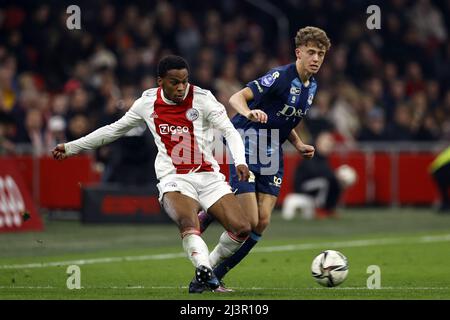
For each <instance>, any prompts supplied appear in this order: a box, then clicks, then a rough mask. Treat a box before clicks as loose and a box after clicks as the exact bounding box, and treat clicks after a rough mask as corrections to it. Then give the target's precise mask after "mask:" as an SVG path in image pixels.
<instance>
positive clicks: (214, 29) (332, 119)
mask: <svg viewBox="0 0 450 320" xmlns="http://www.w3.org/2000/svg"><path fill="white" fill-rule="evenodd" d="M24 3H25V4H27V3H28V2H24ZM65 3H67V2H64V1H63V2H61V3H59V2H58V4H60V5H50V4H48V3H39V4H36V5H31V6H27V5H25V4H23V3H22V2H20V1H19V2H13V1H4V2H2V12H3V16H4V18H3V19H0V35H1V36H0V110H2V111H3V112H5V113H6V114H7V117H9V118H8V119H9V120H8V122H7V125H5V124H3V125H2V131H3V133H2V139H3V141H9V142H10V143H11V144H8V146H9V149H11V145H14V144H15V143H16V142H25V141H28V142H29V143H31V141H30V140H31V139H30V137H29V136H28V129H27V128H25V127H26V126H25V124H26V117H27V114H28V113H29V111H30V110H31V109H39V112H41V116H40V118H41V122H42V123H41V129H40V130H41V131H44V130H46V132H49V126H50V123H49V121H50V119H52V118H53V116H56V115H59V116H61V117H63V118H64V120H65V122H66V135H67V138H68V139H69V138H74V137H75V136H78V135H79V134H80V133H81V132H85V130H86V128H89V129H90V130H92V129H94V128H95V127H98V126H99V125H101V123H102V122H103V121H104V120H103V119H102V117H110V116H114V115H115V113H116V112H117V110H115V109H117V105H118V103H119V100H121V99H122V100H123V97H124V96H125V94H124V92H122V90H124V89H125V90H128V89H127V88H128V87H130V86H131V87H133V91H134V92H137V94H139V93H140V92H142V91H144V90H145V89H147V88H149V87H152V86H154V85H155V83H156V78H155V71H156V70H155V67H156V63H157V61H158V60H159V59H160V58H161V56H163V55H165V54H167V53H176V54H181V55H183V56H185V58H186V59H187V60H188V61H189V62H190V64H191V65H192V67H193V70H192V79H190V81H191V82H192V83H194V84H197V85H200V86H202V87H204V88H206V89H210V90H212V91H214V94H215V95H216V96H217V98H218V99H219V100H220V101H221V102H222V103H223V104H224V105H225V106H226V107H227V104H228V98H229V96H230V95H231V94H233V93H234V92H235V91H237V90H239V88H240V87H241V86H242V85H245V84H246V83H247V82H248V81H251V80H253V79H255V78H257V77H259V76H261V75H262V73H263V70H267V69H270V68H271V67H273V66H277V65H282V64H285V63H288V61H290V60H291V59H292V47H291V46H292V38H293V36H294V34H295V32H296V31H297V30H298V28H299V27H302V26H305V25H318V26H321V27H323V28H324V29H325V30H326V31H327V32H329V34H330V36H331V40H332V43H333V46H332V49H331V50H330V52H329V53H327V54H328V55H330V57H329V59H327V60H326V61H327V62H326V63H325V64H324V65H323V66H322V70H321V72H320V74H319V75H318V83H319V86H320V89H319V92H320V94H319V96H318V97H317V98H316V100H318V101H315V102H314V103H315V105H314V107H313V108H312V109H311V110H310V112H309V114H308V116H307V117H306V124H307V128H308V130H309V131H310V133H311V134H312V135H313V136H315V135H316V134H317V133H318V132H319V131H320V130H322V129H323V128H328V129H329V130H334V135H335V136H336V137H341V138H342V140H344V142H345V143H350V144H352V143H354V142H355V140H358V139H359V140H360V139H364V141H381V140H384V139H390V140H391V139H393V140H404V139H407V140H413V141H435V140H445V139H447V140H448V139H450V93H449V91H448V87H449V86H450V43H449V42H448V28H449V25H450V20H449V17H450V6H449V5H448V3H445V2H439V1H433V0H417V1H405V0H395V1H391V2H386V3H383V4H380V7H381V10H382V13H383V14H382V28H381V30H377V31H376V32H374V31H372V30H368V29H367V28H366V25H365V21H364V19H362V18H361V12H365V10H366V7H367V3H366V2H365V1H352V2H351V4H348V5H347V3H346V2H344V1H337V2H331V3H327V2H325V1H317V0H306V1H278V2H276V3H274V5H275V6H277V7H278V9H279V10H281V11H282V12H283V13H284V14H285V15H286V16H287V17H288V19H289V21H290V22H291V23H290V25H289V31H288V32H287V34H285V35H282V36H280V33H279V30H278V26H277V24H276V23H275V22H274V21H273V19H272V18H271V17H270V16H269V15H267V14H265V13H264V12H263V11H261V10H255V7H254V5H252V4H249V3H248V2H246V1H227V0H218V1H215V2H209V3H208V5H207V6H206V7H205V6H203V5H200V4H198V3H196V2H193V3H190V4H189V5H186V3H185V2H184V1H181V0H172V1H164V0H163V1H151V2H142V1H128V2H127V3H126V4H125V3H120V2H117V1H109V0H106V1H101V3H97V2H95V1H94V2H91V3H85V4H84V5H83V12H84V14H83V19H82V30H81V31H77V30H68V29H67V28H66V27H65V22H66V18H67V13H66V12H65V8H66V7H65V5H64V4H65ZM201 10H204V12H201ZM299 21H300V22H299ZM298 23H300V24H298ZM373 109H375V110H377V111H372V110H373ZM378 110H381V111H378ZM32 113H36V112H35V111H33V112H32ZM376 113H382V114H383V116H382V117H380V116H377V115H376ZM369 114H370V115H369ZM30 117H33V116H30ZM367 117H369V118H371V119H374V120H375V121H373V123H372V122H367V120H368V119H367ZM381 118H383V119H381ZM3 123H5V122H3ZM362 126H363V127H364V128H362V129H361V127H362ZM5 128H6V129H5ZM381 128H384V129H381ZM5 132H6V133H5ZM34 136H35V135H34ZM35 140H36V139H35ZM98 155H99V156H100V153H99V154H98Z"/></svg>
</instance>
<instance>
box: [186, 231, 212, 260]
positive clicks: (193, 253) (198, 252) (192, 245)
mask: <svg viewBox="0 0 450 320" xmlns="http://www.w3.org/2000/svg"><path fill="white" fill-rule="evenodd" d="M183 249H184V251H185V252H186V254H187V255H188V258H189V259H190V260H191V262H192V264H193V265H194V267H196V268H197V267H198V266H200V265H203V266H206V267H208V268H211V264H210V263H209V257H208V255H209V250H208V246H207V245H206V243H205V241H203V239H202V237H200V236H198V235H196V234H188V235H186V236H185V237H184V238H183Z"/></svg>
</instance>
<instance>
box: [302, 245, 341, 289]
mask: <svg viewBox="0 0 450 320" xmlns="http://www.w3.org/2000/svg"><path fill="white" fill-rule="evenodd" d="M311 272H312V276H313V278H314V279H315V280H316V281H317V282H318V283H319V284H320V285H322V286H324V287H336V286H338V285H340V284H341V283H342V282H344V281H345V279H346V278H347V275H348V262H347V258H346V257H345V256H344V255H343V254H342V253H340V252H339V251H335V250H325V251H323V252H321V253H320V254H319V255H318V256H317V257H315V258H314V260H313V262H312V265H311Z"/></svg>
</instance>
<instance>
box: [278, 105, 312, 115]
mask: <svg viewBox="0 0 450 320" xmlns="http://www.w3.org/2000/svg"><path fill="white" fill-rule="evenodd" d="M308 110H309V109H306V110H305V112H303V111H302V109H296V108H295V107H293V106H290V105H288V104H285V105H284V108H283V110H281V111H278V112H277V116H279V117H281V116H284V117H286V118H289V117H292V116H294V117H299V118H303V117H304V116H305V115H306V113H307V112H308Z"/></svg>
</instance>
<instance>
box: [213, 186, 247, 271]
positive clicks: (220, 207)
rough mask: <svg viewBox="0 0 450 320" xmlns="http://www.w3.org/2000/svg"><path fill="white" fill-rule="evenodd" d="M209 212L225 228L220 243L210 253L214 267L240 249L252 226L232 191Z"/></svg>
mask: <svg viewBox="0 0 450 320" xmlns="http://www.w3.org/2000/svg"><path fill="white" fill-rule="evenodd" d="M208 214H209V215H212V216H213V217H215V219H217V220H218V221H219V222H220V223H221V224H222V226H223V227H224V228H225V231H224V232H223V233H222V235H221V236H220V239H219V243H218V244H217V246H216V247H215V248H214V250H213V251H212V252H211V254H210V255H209V260H210V262H211V265H212V266H213V267H214V266H216V265H218V264H219V263H221V262H222V261H223V260H225V259H226V258H228V257H230V256H231V255H232V254H233V253H234V252H236V251H237V250H238V249H239V247H240V246H241V245H242V243H243V242H244V241H245V240H246V239H247V237H248V235H249V234H250V231H251V226H250V223H249V222H248V217H247V216H246V215H245V214H244V211H243V210H242V208H241V206H240V205H239V202H238V200H237V199H236V197H235V196H234V194H231V193H230V194H227V195H225V196H223V197H222V198H220V199H219V200H218V201H217V202H216V203H214V204H213V205H212V206H211V207H210V208H209V209H208Z"/></svg>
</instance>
